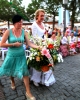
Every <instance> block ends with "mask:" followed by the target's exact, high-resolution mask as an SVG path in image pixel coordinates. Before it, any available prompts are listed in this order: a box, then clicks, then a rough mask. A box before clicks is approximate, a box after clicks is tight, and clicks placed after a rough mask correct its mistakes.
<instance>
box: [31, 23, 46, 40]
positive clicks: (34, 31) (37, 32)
mask: <svg viewBox="0 0 80 100" xmlns="http://www.w3.org/2000/svg"><path fill="white" fill-rule="evenodd" d="M42 24H43V23H42ZM43 26H44V24H43ZM44 33H45V27H44V29H41V28H40V27H39V26H38V24H37V23H36V22H34V23H33V24H32V35H33V36H35V37H36V36H38V37H41V38H42V36H43V35H44Z"/></svg>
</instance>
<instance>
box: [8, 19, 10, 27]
mask: <svg viewBox="0 0 80 100" xmlns="http://www.w3.org/2000/svg"><path fill="white" fill-rule="evenodd" d="M9 28H10V25H9V20H8V29H9Z"/></svg>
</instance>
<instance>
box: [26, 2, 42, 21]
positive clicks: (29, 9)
mask: <svg viewBox="0 0 80 100" xmlns="http://www.w3.org/2000/svg"><path fill="white" fill-rule="evenodd" d="M41 2H42V1H41V0H32V3H30V4H29V5H28V7H27V8H26V12H27V16H28V17H29V19H32V20H33V19H34V13H35V11H36V10H37V9H39V8H41Z"/></svg>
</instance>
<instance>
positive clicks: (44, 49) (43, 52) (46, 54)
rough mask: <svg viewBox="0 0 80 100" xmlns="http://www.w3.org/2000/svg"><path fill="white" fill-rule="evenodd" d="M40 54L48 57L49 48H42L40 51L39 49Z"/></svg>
mask: <svg viewBox="0 0 80 100" xmlns="http://www.w3.org/2000/svg"><path fill="white" fill-rule="evenodd" d="M41 53H42V55H45V56H46V57H47V58H50V57H51V55H50V53H49V50H48V49H46V48H43V49H42V51H41Z"/></svg>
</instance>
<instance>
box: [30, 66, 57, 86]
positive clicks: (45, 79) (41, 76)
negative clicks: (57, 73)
mask: <svg viewBox="0 0 80 100" xmlns="http://www.w3.org/2000/svg"><path fill="white" fill-rule="evenodd" d="M30 80H31V81H34V82H37V83H41V84H43V85H45V86H50V85H52V84H54V83H55V82H56V80H55V77H54V74H53V71H52V70H51V69H50V70H49V71H47V72H39V71H37V70H35V69H34V68H32V73H31V77H30Z"/></svg>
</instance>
